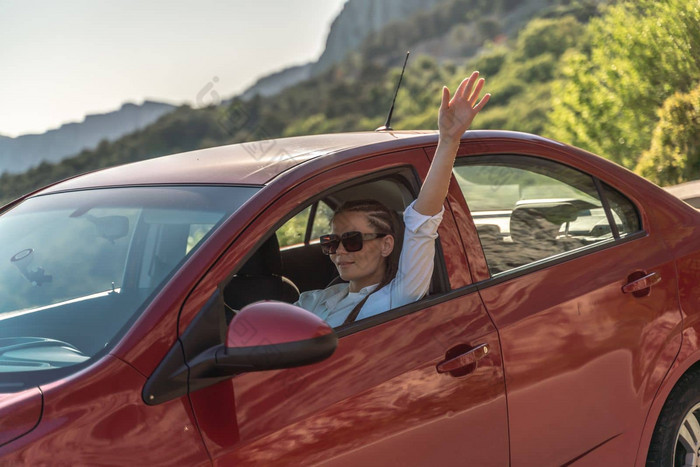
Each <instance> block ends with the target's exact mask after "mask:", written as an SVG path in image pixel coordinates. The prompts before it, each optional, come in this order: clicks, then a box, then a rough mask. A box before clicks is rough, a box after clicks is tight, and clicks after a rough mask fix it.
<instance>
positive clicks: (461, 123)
mask: <svg viewBox="0 0 700 467" xmlns="http://www.w3.org/2000/svg"><path fill="white" fill-rule="evenodd" d="M483 87H484V79H483V78H481V79H480V78H479V72H478V71H475V72H474V73H472V75H471V76H470V77H469V78H466V79H465V80H464V81H462V82H461V83H460V85H459V86H458V87H457V90H456V91H455V95H454V96H453V97H452V99H450V90H449V89H447V87H443V88H442V103H441V104H440V111H439V113H438V128H439V130H440V139H439V140H438V145H437V148H436V150H435V157H433V162H432V163H431V164H430V170H428V175H427V176H426V177H425V181H424V182H423V186H422V187H421V190H420V193H419V194H418V198H417V199H416V203H415V204H414V206H413V207H414V209H415V210H416V211H418V212H419V213H421V214H424V215H426V216H433V215H435V214H437V213H438V212H440V209H442V205H443V203H444V202H445V197H446V196H447V187H448V186H449V184H450V176H451V175H452V164H453V163H454V160H455V157H456V156H457V148H458V147H459V140H460V138H461V137H462V134H463V133H464V132H465V131H467V129H468V128H469V125H471V124H472V120H474V117H476V114H478V113H479V111H480V110H481V109H483V108H484V106H485V105H486V103H487V102H488V101H489V98H490V97H491V94H486V95H484V97H483V98H482V99H481V100H480V101H479V94H480V93H481V89H482V88H483Z"/></svg>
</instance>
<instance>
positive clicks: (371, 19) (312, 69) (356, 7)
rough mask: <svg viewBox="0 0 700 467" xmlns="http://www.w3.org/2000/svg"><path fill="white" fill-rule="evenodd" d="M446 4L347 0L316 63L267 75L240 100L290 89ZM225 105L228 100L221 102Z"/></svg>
mask: <svg viewBox="0 0 700 467" xmlns="http://www.w3.org/2000/svg"><path fill="white" fill-rule="evenodd" d="M447 1H449V0H381V1H378V0H348V1H347V2H346V3H345V5H344V6H343V9H342V11H341V12H340V14H338V16H337V17H336V18H335V20H333V23H332V24H331V28H330V31H329V33H328V37H327V38H326V46H325V49H324V51H323V53H322V54H321V57H320V58H319V59H318V61H316V62H311V63H307V64H304V65H299V66H295V67H291V68H286V69H284V70H281V71H278V72H275V73H272V74H270V75H267V76H265V77H263V78H261V79H259V80H258V81H257V82H256V83H255V84H253V85H252V86H251V87H250V88H248V89H247V90H246V91H245V92H244V93H243V94H242V95H241V96H240V97H241V98H242V99H244V100H248V99H250V98H252V97H253V96H254V95H256V94H259V95H261V96H271V95H274V94H276V93H278V92H280V91H281V90H283V89H285V88H287V87H289V86H293V85H295V84H297V83H300V82H302V81H304V80H307V79H309V78H312V77H314V76H318V75H319V74H321V73H322V72H324V71H326V70H327V69H328V68H330V67H331V66H333V65H336V64H338V63H340V62H342V61H343V60H344V59H345V57H346V56H347V54H348V52H351V51H354V50H356V49H357V48H358V47H359V45H360V44H361V43H362V42H363V41H364V40H365V39H367V38H368V37H369V36H370V35H372V34H373V33H376V32H378V31H381V30H382V29H383V28H384V27H385V26H386V25H388V24H392V23H396V22H400V21H402V20H405V19H407V18H410V17H411V16H413V15H415V14H416V13H418V12H420V11H426V10H430V9H431V8H434V7H435V6H436V5H438V4H440V3H445V2H447ZM405 52H406V51H405V50H399V51H397V52H396V56H397V57H403V54H404V53H405ZM228 102H230V101H225V102H224V103H228Z"/></svg>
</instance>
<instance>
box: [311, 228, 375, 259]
mask: <svg viewBox="0 0 700 467" xmlns="http://www.w3.org/2000/svg"><path fill="white" fill-rule="evenodd" d="M387 235H389V234H385V233H362V232H358V231H356V230H353V231H351V232H345V233H344V234H342V235H336V234H328V235H321V252H322V253H323V254H324V255H334V254H335V252H336V251H337V250H338V246H340V243H341V242H342V244H343V248H345V251H347V252H350V253H351V252H353V251H360V250H361V249H362V245H363V242H364V241H365V240H374V239H375V238H382V237H386V236H387Z"/></svg>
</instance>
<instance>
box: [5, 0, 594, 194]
mask: <svg viewBox="0 0 700 467" xmlns="http://www.w3.org/2000/svg"><path fill="white" fill-rule="evenodd" d="M362 1H364V0H362ZM355 2H360V0H350V1H349V2H348V4H347V5H346V9H348V8H349V6H351V5H353V4H354V3H355ZM512 2H513V0H496V1H489V2H486V1H485V0H443V1H442V3H440V5H439V6H437V7H435V8H433V9H431V10H429V11H419V12H417V13H415V14H413V15H409V16H407V17H406V18H404V19H403V20H400V21H393V22H389V23H387V25H386V26H385V27H384V28H382V29H380V30H378V31H376V32H374V33H370V34H369V35H368V36H366V37H365V38H364V39H363V40H362V41H361V43H360V45H359V46H358V48H357V49H356V51H354V52H350V53H348V54H347V55H346V56H345V58H344V59H343V60H342V61H341V62H339V63H337V64H334V65H332V66H330V67H329V68H328V69H326V70H325V71H321V72H320V73H319V74H317V75H315V76H311V77H310V78H308V79H304V80H303V81H300V82H298V83H297V84H295V85H293V86H291V87H288V88H285V89H284V90H283V91H281V92H279V93H277V94H275V95H270V96H260V95H258V96H253V97H250V98H249V99H242V98H240V97H239V98H234V99H232V100H229V101H227V102H226V105H222V106H220V107H208V108H204V109H191V108H189V107H186V106H184V107H180V108H178V109H177V110H176V111H175V112H172V113H170V114H167V115H165V116H163V117H162V118H161V119H159V120H158V121H157V122H156V123H154V124H152V125H150V126H148V127H146V128H144V129H142V130H140V131H137V132H135V133H133V134H130V135H126V136H124V137H122V138H120V139H119V140H117V141H114V142H103V143H101V144H100V145H99V146H98V147H97V148H96V149H94V150H86V151H83V152H81V153H80V154H78V155H77V156H75V157H72V158H70V159H67V160H65V161H63V162H61V163H58V164H53V163H44V164H42V165H40V166H38V167H35V168H33V169H31V170H30V171H28V172H27V173H25V174H22V175H20V176H11V175H8V174H4V175H3V176H2V177H0V199H2V200H8V199H11V198H13V197H16V196H18V195H20V194H22V193H24V192H27V191H30V190H32V189H34V188H36V187H39V186H41V185H44V184H47V183H50V182H52V181H56V180H59V179H61V178H65V177H68V176H71V175H74V174H76V173H81V172H85V171H89V170H94V169H96V168H101V167H106V166H110V165H116V164H121V163H125V162H130V161H134V160H140V159H145V158H151V157H156V156H160V155H163V154H168V153H174V152H179V151H185V150H191V149H196V148H201V147H209V146H215V145H221V144H229V143H235V142H243V141H251V140H260V139H267V138H272V137H278V136H289V135H298V134H310V133H326V132H339V131H359V130H371V129H374V128H376V127H377V126H379V125H381V124H382V123H383V120H384V118H385V115H386V112H387V110H388V107H389V103H390V101H391V97H392V95H393V89H394V86H395V83H396V81H397V78H398V73H399V70H398V69H397V68H396V66H398V65H400V63H401V61H402V59H403V55H404V51H405V50H406V48H409V47H410V48H412V49H413V50H414V51H416V50H418V51H421V50H424V51H425V52H424V53H423V54H420V53H415V52H414V54H413V55H412V58H411V60H410V61H409V66H408V69H407V73H406V76H405V78H404V83H403V86H402V90H401V92H400V94H399V99H398V102H397V107H396V111H395V113H394V115H395V119H394V122H393V127H394V128H397V129H413V128H434V127H435V114H436V109H437V106H438V104H439V90H440V87H441V86H442V84H448V85H449V86H452V87H454V86H455V85H456V84H457V83H458V82H459V80H460V79H461V77H462V76H464V75H465V74H466V73H467V72H468V71H470V70H472V69H479V70H480V71H481V72H482V73H483V74H484V75H485V76H486V78H487V80H488V86H489V91H491V92H492V93H493V98H492V100H491V102H490V103H489V106H488V108H487V110H486V111H485V112H484V114H483V115H482V116H480V118H479V119H478V120H477V126H478V127H481V128H508V129H513V130H523V131H531V132H541V131H542V129H543V128H544V126H545V123H546V118H547V113H548V111H549V110H550V108H551V91H550V89H551V84H550V83H551V82H552V81H553V80H554V78H555V73H556V66H557V62H558V60H559V57H560V56H561V55H562V54H563V53H564V52H565V51H566V49H567V48H569V47H575V46H577V42H578V41H580V40H581V37H582V31H583V29H584V27H585V23H586V22H587V21H588V19H589V18H590V17H591V16H592V15H597V14H599V13H598V10H597V5H598V4H599V3H601V2H600V1H595V0H583V1H575V0H528V1H527V2H519V3H518V5H519V7H518V8H513V5H512ZM343 11H345V10H343ZM475 11H480V12H481V14H478V15H477V14H475V13H473V12H475ZM330 35H331V34H329V37H330ZM329 40H330V39H329ZM383 44H384V45H386V47H384V45H383ZM404 46H405V47H404ZM398 47H400V52H399V53H394V52H395V51H396V50H397V48H398Z"/></svg>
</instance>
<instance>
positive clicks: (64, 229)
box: [0, 131, 700, 466]
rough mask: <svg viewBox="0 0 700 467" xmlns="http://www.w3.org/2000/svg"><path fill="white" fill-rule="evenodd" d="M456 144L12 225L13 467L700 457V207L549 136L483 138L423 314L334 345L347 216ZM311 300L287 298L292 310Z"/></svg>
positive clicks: (292, 155) (11, 217)
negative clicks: (325, 309) (335, 234)
mask: <svg viewBox="0 0 700 467" xmlns="http://www.w3.org/2000/svg"><path fill="white" fill-rule="evenodd" d="M436 144H437V134H436V133H432V132H383V133H357V134H342V135H326V136H309V137H299V138H289V139H280V140H271V141H263V142H257V143H246V144H240V145H234V146H227V147H219V148H212V149H206V150H200V151H194V152H189V153H185V154H179V155H174V156H168V157H162V158H158V159H152V160H148V161H144V162H139V163H136V164H131V165H126V166H121V167H116V168H112V169H107V170H103V171H99V172H95V173H92V174H88V175H84V176H80V177H77V178H73V179H70V180H67V181H64V182H61V183H58V184H56V185H53V186H50V187H48V188H45V189H43V190H41V191H38V192H36V193H33V194H32V195H29V196H27V197H24V198H22V199H20V200H18V201H16V202H14V203H12V204H10V205H8V206H7V207H5V208H4V210H3V212H2V215H1V216H0V239H1V240H0V464H2V465H16V464H24V465H40V464H61V465H64V464H90V465H92V464H110V465H113V464H122V465H126V464H128V465H134V464H138V465H141V464H148V465H157V464H169V465H199V464H217V465H293V466H297V465H311V464H322V465H348V466H350V465H352V466H355V465H440V466H447V465H457V466H491V465H493V466H506V465H513V466H546V465H552V466H555V465H582V466H583V465H591V466H626V465H629V466H632V465H636V466H641V465H645V464H646V463H648V465H664V466H666V465H698V449H699V448H700V367H699V362H700V334H699V332H700V319H699V318H700V285H698V278H699V277H700V213H698V212H697V211H696V210H694V209H693V208H691V207H690V206H688V205H686V204H684V203H683V202H681V201H679V200H678V199H676V198H674V197H672V196H671V195H669V194H667V193H665V192H664V191H663V190H661V189H660V188H658V187H656V186H654V185H652V184H650V183H648V182H646V181H644V180H643V179H641V178H639V177H637V176H635V175H633V174H632V173H630V172H628V171H627V170H625V169H623V168H621V167H619V166H617V165H615V164H613V163H611V162H608V161H606V160H604V159H601V158H598V157H596V156H593V155H591V154H589V153H586V152H584V151H582V150H579V149H575V148H572V147H569V146H566V145H564V144H560V143H557V142H554V141H550V140H547V139H543V138H540V137H537V136H532V135H527V134H521V133H511V132H501V131H498V132H489V131H469V132H467V133H465V135H464V136H463V138H462V144H461V147H460V150H459V153H458V158H457V162H456V165H455V168H454V172H453V178H452V181H451V184H450V187H449V194H448V198H447V202H446V203H445V215H444V218H443V221H442V224H441V225H440V229H439V240H438V244H437V253H436V256H435V271H434V275H433V277H432V285H431V288H430V292H429V293H428V295H427V296H426V297H424V298H423V299H421V300H419V301H417V302H415V303H412V304H408V305H405V306H402V307H399V308H396V309H391V310H387V311H386V312H385V313H382V314H378V315H376V316H372V317H370V318H366V319H363V320H359V321H356V322H353V323H350V324H346V325H343V326H340V327H338V328H335V329H332V328H331V327H329V326H328V325H327V324H326V323H324V322H323V321H322V320H320V319H319V318H317V317H316V316H315V315H312V314H311V313H309V312H307V311H305V310H302V309H300V308H298V307H295V306H293V305H292V303H294V302H295V301H296V298H297V297H298V294H299V292H300V291H305V290H311V289H321V288H324V287H326V286H327V285H328V284H329V283H331V282H333V281H334V280H337V278H336V276H337V272H336V271H335V268H334V266H333V265H332V264H331V262H330V261H329V260H328V258H327V257H325V256H324V255H323V254H322V253H321V251H320V245H319V242H318V237H319V236H320V235H322V234H324V233H326V232H327V231H328V230H329V225H328V222H329V217H330V215H331V214H332V211H333V209H334V208H336V207H337V206H339V205H340V204H342V203H343V202H344V201H347V200H352V199H357V198H374V199H378V200H380V201H382V202H384V203H385V204H386V205H388V206H390V207H391V208H392V209H394V210H396V211H397V212H401V211H403V209H404V208H405V207H406V206H407V205H408V204H409V203H410V202H411V201H412V200H413V199H414V198H415V196H416V194H417V193H418V189H419V187H420V184H421V180H422V179H423V178H424V177H425V175H426V172H427V169H428V166H429V163H430V160H431V157H432V156H433V154H434V151H435V146H436ZM285 302H286V303H285Z"/></svg>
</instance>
